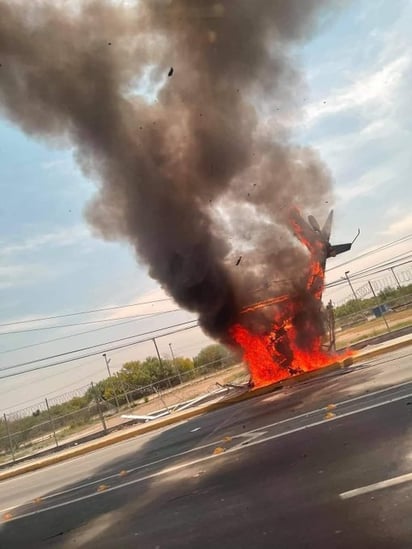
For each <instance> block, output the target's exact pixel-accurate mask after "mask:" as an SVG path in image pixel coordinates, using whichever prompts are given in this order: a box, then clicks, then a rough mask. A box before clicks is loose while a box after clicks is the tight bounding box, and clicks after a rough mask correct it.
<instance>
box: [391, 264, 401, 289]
mask: <svg viewBox="0 0 412 549" xmlns="http://www.w3.org/2000/svg"><path fill="white" fill-rule="evenodd" d="M389 269H390V270H391V271H392V274H393V278H394V279H395V280H396V284H397V285H398V288H399V289H401V283H400V282H399V279H398V277H397V276H396V273H395V269H394V267H389Z"/></svg>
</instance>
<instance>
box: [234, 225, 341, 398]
mask: <svg viewBox="0 0 412 549" xmlns="http://www.w3.org/2000/svg"><path fill="white" fill-rule="evenodd" d="M292 226H293V230H294V232H295V235H296V236H297V237H298V238H299V240H300V241H301V242H302V243H303V244H304V245H305V246H306V247H307V249H308V250H309V252H310V256H311V259H310V263H309V269H308V274H307V284H306V292H307V295H308V296H309V297H310V299H312V301H313V298H314V299H315V300H316V301H318V302H319V311H320V308H321V297H322V292H323V288H324V275H325V271H324V263H325V258H326V255H325V250H324V249H323V246H324V244H323V243H322V242H321V241H319V240H318V239H316V238H314V239H313V241H311V240H309V239H308V238H307V237H306V236H305V234H304V231H303V229H302V227H301V226H300V225H299V224H298V223H297V222H296V221H295V220H292ZM278 304H282V306H281V307H280V308H279V307H277V308H276V310H275V312H274V318H273V325H272V330H271V331H270V332H269V333H267V334H265V335H261V334H255V333H253V332H251V331H250V330H248V329H247V328H246V327H245V326H243V325H242V324H236V325H234V326H232V328H231V330H230V335H231V336H232V338H233V339H234V340H235V341H236V343H237V344H238V345H239V346H240V347H241V349H242V350H243V359H244V360H245V362H246V363H247V364H248V366H249V370H250V374H251V378H252V381H253V384H254V386H255V387H260V386H264V385H269V384H271V383H275V382H277V381H280V380H282V379H285V378H287V377H290V376H293V375H297V374H300V373H303V372H309V371H311V370H316V369H318V368H322V367H324V366H327V365H328V364H331V363H332V362H333V361H334V360H335V359H336V358H337V356H338V355H336V354H331V353H329V352H326V351H325V350H324V349H323V348H322V337H320V336H318V335H315V333H316V332H315V331H314V332H313V335H312V336H310V331H311V330H310V325H309V324H308V325H307V332H308V337H306V338H305V339H306V340H307V339H309V341H306V344H305V347H304V348H302V347H301V346H300V345H298V341H299V333H298V330H297V328H296V326H295V325H294V322H293V320H294V318H296V315H297V314H298V313H299V312H300V311H302V310H303V309H304V308H305V303H304V301H302V299H300V298H299V297H298V296H292V295H281V296H276V297H273V298H269V299H266V300H263V301H260V302H259V303H255V304H253V305H251V306H249V307H246V308H244V309H243V310H242V311H241V313H242V314H245V313H250V312H254V311H257V310H259V309H262V308H263V307H269V306H272V305H278ZM301 329H305V328H301ZM339 358H342V357H341V355H339Z"/></svg>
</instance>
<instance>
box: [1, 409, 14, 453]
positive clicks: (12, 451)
mask: <svg viewBox="0 0 412 549" xmlns="http://www.w3.org/2000/svg"><path fill="white" fill-rule="evenodd" d="M3 417H4V423H5V424H6V431H7V438H8V439H9V445H10V451H11V457H12V460H13V462H14V461H16V456H15V455H14V448H13V439H12V437H11V433H10V428H9V422H8V421H7V416H6V414H5V413H4V414H3Z"/></svg>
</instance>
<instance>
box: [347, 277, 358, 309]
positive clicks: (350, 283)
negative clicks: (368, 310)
mask: <svg viewBox="0 0 412 549" xmlns="http://www.w3.org/2000/svg"><path fill="white" fill-rule="evenodd" d="M349 273H350V271H345V278H346V280H347V281H348V284H349V286H350V289H351V290H352V293H353V297H354V298H355V301H356V302H357V303H358V305H359V299H358V296H357V295H356V292H355V290H354V288H353V286H352V282H351V281H350V278H349Z"/></svg>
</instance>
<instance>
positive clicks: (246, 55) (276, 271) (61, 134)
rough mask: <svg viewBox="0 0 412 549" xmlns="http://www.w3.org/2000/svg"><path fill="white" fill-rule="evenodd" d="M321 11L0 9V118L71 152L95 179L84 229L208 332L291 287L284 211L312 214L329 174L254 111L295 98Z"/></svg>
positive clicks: (198, 0)
mask: <svg viewBox="0 0 412 549" xmlns="http://www.w3.org/2000/svg"><path fill="white" fill-rule="evenodd" d="M325 4H326V3H325V2H322V1H319V0H305V2H304V3H302V1H301V0H288V1H285V0H253V1H252V0H227V1H219V2H216V3H214V2H213V1H211V0H169V1H161V0H158V1H156V0H148V1H140V2H137V3H136V4H134V5H133V4H131V3H130V2H129V3H123V4H121V3H120V2H116V3H114V2H108V1H104V0H95V1H84V2H80V3H77V2H69V1H66V2H60V3H58V2H57V3H56V1H52V0H50V2H45V1H31V2H27V1H22V0H21V1H16V0H11V1H5V0H0V63H1V67H0V108H1V109H2V113H3V114H4V115H5V116H6V117H8V118H9V119H10V120H12V121H13V122H14V123H15V124H17V125H18V126H20V128H22V130H23V131H24V132H26V133H28V134H30V135H33V136H35V137H43V138H46V139H48V140H52V141H53V142H56V141H57V142H58V143H59V144H61V142H63V143H66V142H67V143H71V144H74V146H75V148H76V156H77V159H78V162H79V163H80V165H81V167H82V169H83V170H84V172H85V173H86V174H87V175H88V176H90V177H92V178H93V179H95V180H96V181H97V182H98V185H99V190H98V193H97V195H96V197H95V199H94V200H93V202H92V203H91V204H89V205H88V207H87V211H86V217H87V219H88V220H89V222H90V223H91V224H92V226H93V227H94V228H95V230H96V231H97V232H98V234H100V235H101V236H103V237H104V238H107V239H125V240H127V241H129V242H131V243H132V245H133V246H134V248H135V250H136V253H137V255H138V257H139V258H140V259H141V260H142V261H143V262H144V263H145V264H147V265H148V267H149V271H150V275H151V276H152V277H153V278H155V279H156V280H158V281H159V282H160V283H161V284H162V286H163V287H164V288H165V289H166V290H167V291H168V292H169V293H170V294H171V295H172V296H173V297H174V299H175V300H176V301H177V302H178V303H179V304H180V305H181V306H182V307H185V308H187V309H189V310H191V311H196V312H197V313H198V314H199V316H200V321H201V324H202V326H203V327H204V328H205V329H206V330H207V331H208V332H209V333H210V334H212V335H213V336H216V337H220V338H224V337H225V334H226V331H227V328H228V326H229V325H230V324H231V323H232V322H233V321H234V320H236V319H237V317H238V313H239V309H240V308H241V307H242V306H243V305H245V304H246V303H250V301H252V300H253V299H254V297H255V296H256V297H257V296H258V297H259V298H264V297H265V296H267V295H273V293H274V292H275V293H276V292H277V291H280V289H283V286H282V285H283V282H281V283H280V285H279V286H276V287H275V288H274V285H273V281H274V280H281V281H282V280H289V281H291V283H292V286H294V287H296V288H299V286H301V285H302V272H303V270H304V268H305V265H306V263H307V255H306V254H305V252H304V251H303V249H302V248H301V247H300V246H299V245H296V244H294V243H293V241H292V240H291V237H290V231H289V229H288V228H287V227H288V220H287V213H288V210H289V208H290V207H291V206H293V205H298V206H300V205H303V206H304V207H305V208H306V209H308V210H313V209H314V208H317V206H318V204H319V203H320V202H321V201H322V197H325V196H326V195H327V194H328V193H329V189H330V181H329V175H328V173H327V171H326V170H325V168H324V167H323V165H322V164H321V162H320V161H319V159H318V158H317V156H316V154H315V153H314V152H313V151H311V150H309V149H307V148H301V147H296V146H293V145H291V143H290V142H289V140H288V131H287V128H285V126H284V125H283V124H281V123H280V122H276V121H275V122H273V128H271V130H272V131H270V132H268V131H267V128H266V129H265V128H264V124H262V117H263V118H264V117H265V116H267V113H268V112H271V113H272V117H271V119H273V120H276V117H275V116H273V115H274V114H275V113H276V109H280V110H282V112H283V118H284V116H285V113H288V112H292V111H293V110H294V109H295V107H296V105H297V104H298V90H299V89H300V88H301V87H302V83H301V82H300V78H299V74H298V72H297V70H296V69H295V63H294V49H295V47H296V46H297V45H299V44H300V43H301V42H302V41H304V40H305V39H307V38H308V37H309V36H310V34H311V33H312V32H313V30H314V28H315V27H316V25H317V23H318V22H319V20H320V19H319V18H320V16H323V15H324V14H325V9H324V8H325ZM171 68H173V71H172V70H171ZM154 89H157V94H154V95H153V90H154ZM150 94H152V95H151V96H150V98H149V95H150ZM239 255H242V261H241V262H240V263H239V265H237V266H236V260H237V258H238V257H239ZM261 322H262V319H261ZM263 322H264V318H263Z"/></svg>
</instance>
